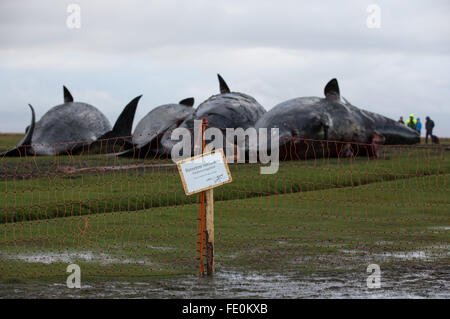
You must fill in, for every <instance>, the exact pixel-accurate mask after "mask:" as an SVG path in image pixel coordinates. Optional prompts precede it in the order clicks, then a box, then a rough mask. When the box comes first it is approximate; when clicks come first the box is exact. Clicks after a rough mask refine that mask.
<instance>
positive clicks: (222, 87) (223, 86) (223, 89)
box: [217, 74, 231, 94]
mask: <svg viewBox="0 0 450 319" xmlns="http://www.w3.org/2000/svg"><path fill="white" fill-rule="evenodd" d="M217 77H218V78H219V84H220V93H222V94H224V93H230V92H231V91H230V89H229V88H228V85H227V84H226V83H225V80H224V79H223V78H222V77H221V76H220V74H217Z"/></svg>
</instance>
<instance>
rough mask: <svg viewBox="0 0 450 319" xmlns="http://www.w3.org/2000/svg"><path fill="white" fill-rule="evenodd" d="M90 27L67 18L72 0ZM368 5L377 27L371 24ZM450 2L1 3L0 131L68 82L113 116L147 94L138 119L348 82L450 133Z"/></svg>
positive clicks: (43, 105) (386, 111) (358, 100)
mask: <svg viewBox="0 0 450 319" xmlns="http://www.w3.org/2000/svg"><path fill="white" fill-rule="evenodd" d="M71 3H75V4H78V5H79V7H80V9H81V12H80V13H81V28H79V29H76V28H73V29H71V28H69V27H68V26H67V18H68V16H69V15H70V13H67V7H68V5H69V4H71ZM370 4H377V5H378V6H379V8H380V9H381V16H380V17H381V20H380V21H381V24H380V28H368V26H367V18H368V16H369V15H370V14H371V13H368V12H367V7H368V6H369V5H370ZM449 16H450V1H448V0H442V1H422V0H417V1H412V0H408V1H392V0H385V1H376V0H371V1H365V0H342V1H335V0H330V1H299V0H281V1H275V0H271V1H265V0H250V1H247V0H179V1H175V0H157V1H156V0H155V1H143V0H142V1H132V0H131V1H130V0H128V1H125V0H124V1H114V4H112V1H95V0H94V1H93V0H87V1H77V0H71V1H64V0H59V1H32V0H29V1H26V0H16V1H1V2H0V97H1V99H0V119H1V120H0V132H23V131H24V129H25V127H26V126H27V125H29V121H30V113H29V109H28V107H27V104H28V103H31V104H32V105H33V106H34V107H35V109H36V112H37V117H38V118H40V117H41V116H42V115H43V114H44V113H45V112H46V111H47V110H48V109H49V108H50V107H52V106H55V105H57V104H61V103H62V100H63V91H62V85H66V86H67V87H68V88H69V90H70V91H71V92H72V95H73V96H74V99H75V100H76V101H82V102H87V103H89V104H92V105H94V106H96V107H98V108H99V109H100V110H101V111H102V112H104V114H105V115H106V116H107V117H108V118H109V120H110V121H111V124H113V123H114V121H115V119H116V117H117V116H118V115H119V113H120V112H121V110H122V108H123V107H124V106H125V105H126V104H127V103H128V102H129V101H130V100H131V99H132V98H134V97H135V96H137V95H140V94H143V98H142V99H141V102H140V104H139V106H138V111H137V113H136V118H135V125H136V124H137V122H138V121H139V119H141V118H142V117H143V116H144V115H145V114H146V113H148V112H149V111H150V110H151V109H152V108H154V107H156V106H158V105H161V104H166V103H172V102H178V101H179V100H181V99H184V98H186V97H190V96H193V97H195V99H196V104H195V106H197V105H198V104H199V103H201V102H202V101H204V100H205V99H206V98H208V97H209V96H211V95H213V94H216V93H218V82H217V78H216V73H220V74H221V75H222V76H223V77H224V78H225V80H226V81H227V83H228V85H229V87H230V89H231V90H232V91H238V92H243V93H247V94H250V95H252V96H253V97H255V98H256V99H257V100H258V101H259V102H260V103H261V104H262V105H263V106H264V107H265V108H266V109H267V110H269V109H270V108H272V107H273V106H275V105H276V104H278V103H280V102H283V101H285V100H288V99H291V98H295V97H300V96H320V97H321V96H323V88H324V86H325V84H326V83H327V82H328V81H329V80H330V79H331V78H333V77H336V78H337V79H338V81H339V85H340V88H341V95H343V96H344V97H345V98H347V99H348V100H349V101H350V102H352V104H354V105H356V106H359V107H362V108H366V109H368V110H370V111H374V112H378V113H381V114H383V115H386V116H389V117H391V118H394V119H398V117H399V116H400V115H403V116H404V117H406V116H407V115H409V114H410V113H414V114H415V115H416V116H419V117H420V118H421V119H424V118H425V116H427V115H429V116H430V117H431V118H433V119H434V120H435V123H436V129H435V131H436V134H437V135H440V136H448V137H450V125H449V124H450V86H449V85H450V41H449V39H450V19H449V18H448V17H449Z"/></svg>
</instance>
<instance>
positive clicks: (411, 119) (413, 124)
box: [406, 114, 416, 130]
mask: <svg viewBox="0 0 450 319" xmlns="http://www.w3.org/2000/svg"><path fill="white" fill-rule="evenodd" d="M406 126H407V127H409V128H411V129H413V130H415V129H416V119H415V118H414V115H413V114H411V115H410V116H409V119H408V121H407V122H406Z"/></svg>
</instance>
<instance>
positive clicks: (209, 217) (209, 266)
mask: <svg viewBox="0 0 450 319" xmlns="http://www.w3.org/2000/svg"><path fill="white" fill-rule="evenodd" d="M207 125H208V120H207V119H205V118H202V151H203V153H205V152H209V151H210V150H211V148H212V147H213V145H212V144H208V145H206V141H205V129H206V126H207ZM205 197H206V203H205V224H206V227H205V228H206V229H205V243H206V273H207V275H208V276H214V272H215V265H214V190H213V189H209V190H207V191H205Z"/></svg>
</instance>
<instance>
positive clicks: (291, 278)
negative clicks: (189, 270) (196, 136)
mask: <svg viewBox="0 0 450 319" xmlns="http://www.w3.org/2000/svg"><path fill="white" fill-rule="evenodd" d="M368 275H369V274H368V273H366V271H365V269H364V271H361V272H359V273H358V272H355V273H349V272H345V273H334V274H332V273H326V272H320V273H315V274H309V275H305V274H301V275H300V274H295V273H291V274H283V275H281V274H269V273H257V272H247V273H243V272H238V271H233V270H221V271H219V272H218V273H217V274H216V276H215V277H214V278H208V277H198V276H194V275H191V276H182V277H176V278H170V279H167V278H166V279H160V280H150V281H136V282H124V281H120V282H119V281H116V282H114V281H110V282H93V283H83V281H82V284H81V285H82V287H81V289H69V288H67V286H66V284H65V282H62V283H39V284H38V283H33V284H30V283H27V284H20V283H9V284H4V283H3V284H0V298H289V299H291V298H450V267H448V265H433V266H431V267H430V266H425V265H422V266H413V267H398V266H397V267H394V268H390V269H386V270H383V269H381V287H380V288H368V287H367V276H368Z"/></svg>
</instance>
